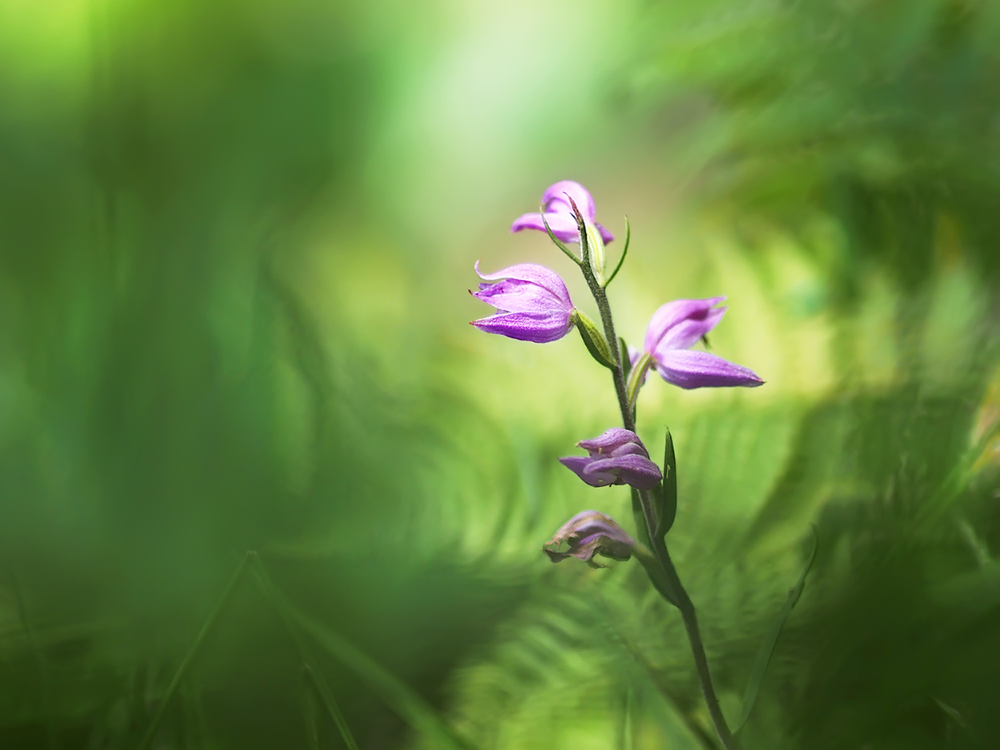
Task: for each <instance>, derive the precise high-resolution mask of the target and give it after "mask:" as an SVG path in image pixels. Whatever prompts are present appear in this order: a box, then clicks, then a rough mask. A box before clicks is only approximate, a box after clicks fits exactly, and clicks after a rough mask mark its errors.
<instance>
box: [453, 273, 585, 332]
mask: <svg viewBox="0 0 1000 750" xmlns="http://www.w3.org/2000/svg"><path fill="white" fill-rule="evenodd" d="M476 273H477V274H479V277H480V278H481V279H484V280H485V281H487V282H490V283H485V284H480V285H479V291H478V292H470V294H472V296H473V297H475V298H476V299H479V300H482V301H483V302H486V303H487V304H490V305H493V307H495V308H496V309H497V314H496V315H491V316H490V317H488V318H481V319H480V320H473V321H472V325H474V326H475V327H476V328H478V329H479V330H481V331H486V333H499V334H500V335H501V336H507V337H508V338H512V339H517V340H518V341H531V342H534V343H536V344H546V343H548V342H550V341H556V340H558V339H561V338H562V337H563V336H565V335H566V334H567V333H569V332H570V330H571V329H572V328H573V323H574V322H575V320H576V318H575V313H576V310H575V308H574V307H573V303H572V301H570V298H569V291H568V290H567V289H566V284H564V283H563V280H562V279H561V278H559V275H558V274H556V273H555V272H554V271H550V270H549V269H547V268H545V267H544V266H539V265H535V264H534V263H521V264H519V265H516V266H511V267H510V268H505V269H503V270H502V271H497V272H496V273H492V274H482V273H479V262H478V261H477V262H476Z"/></svg>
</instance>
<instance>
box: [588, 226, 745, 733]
mask: <svg viewBox="0 0 1000 750" xmlns="http://www.w3.org/2000/svg"><path fill="white" fill-rule="evenodd" d="M574 208H575V206H574ZM577 223H578V224H579V227H580V245H581V249H582V251H583V260H584V262H583V263H581V264H580V270H581V271H583V276H584V278H585V279H586V280H587V286H589V287H590V292H591V294H592V295H593V296H594V301H595V302H596V303H597V309H598V310H599V311H600V313H601V322H602V323H603V324H604V335H605V336H606V337H607V340H608V341H610V342H616V341H618V338H617V336H616V335H615V324H614V321H613V320H612V317H611V305H610V304H609V303H608V295H607V293H606V292H605V290H604V287H603V286H601V284H600V282H599V281H598V280H597V277H596V276H595V275H594V272H593V269H592V268H591V264H590V263H588V262H587V260H588V247H587V240H586V235H585V233H584V226H583V217H582V216H581V215H580V214H579V212H577ZM609 348H610V349H611V354H612V357H613V359H614V367H613V368H612V370H611V372H612V374H613V376H614V381H615V393H616V394H617V396H618V406H619V409H620V410H621V414H622V422H623V424H624V427H625V429H626V430H630V431H632V432H635V407H634V402H633V401H632V399H630V398H629V389H628V386H627V384H626V382H625V370H624V369H623V367H622V355H621V348H620V347H618V346H611V347H609ZM644 365H645V366H644V367H640V368H638V369H639V370H642V372H633V373H632V377H633V378H634V379H635V383H636V387H635V389H634V390H635V392H636V393H638V390H639V388H638V385H639V384H641V382H642V377H643V376H644V375H645V370H646V368H648V366H649V363H648V362H646V363H644ZM633 397H634V394H633ZM638 492H639V498H640V501H641V505H642V512H643V516H644V520H645V522H646V528H647V529H648V531H649V539H650V541H651V543H652V546H653V550H652V552H653V555H654V556H655V559H656V562H657V563H658V565H652V564H651V561H650V560H649V559H648V552H647V557H646V558H645V559H642V558H641V559H640V561H641V562H642V563H643V567H645V568H646V570H647V572H649V573H650V581H651V582H652V583H653V586H654V587H655V588H656V590H657V591H658V592H659V593H660V595H661V596H663V598H664V599H666V600H667V601H669V602H670V603H671V604H674V605H675V606H676V607H677V609H679V610H680V613H681V617H682V618H683V620H684V628H685V630H686V631H687V636H688V641H689V642H690V644H691V651H692V652H693V654H694V663H695V668H696V669H697V670H698V678H699V680H700V681H701V691H702V694H703V695H704V697H705V704H706V705H707V706H708V713H709V715H710V716H711V717H712V723H713V724H714V725H715V731H716V732H717V733H718V735H719V739H720V740H721V741H722V745H723V747H724V748H726V750H735V748H736V747H737V745H736V741H735V739H733V735H732V733H731V732H730V731H729V725H728V724H726V718H725V717H724V716H723V715H722V709H721V708H720V707H719V699H718V697H717V696H716V694H715V686H714V685H713V684H712V673H711V672H710V671H709V668H708V658H707V657H706V656H705V646H704V644H703V643H702V640H701V631H700V630H699V629H698V618H697V616H696V614H695V608H694V602H692V601H691V597H689V596H688V593H687V591H685V590H684V586H683V585H682V584H681V579H680V577H679V576H678V575H677V569H676V568H674V564H673V562H672V561H671V559H670V554H669V553H668V552H667V545H666V542H665V540H664V538H663V537H660V538H657V536H658V535H657V533H656V531H657V519H656V514H655V511H654V507H655V506H654V503H653V498H652V496H651V495H650V492H649V490H638ZM657 569H659V570H657ZM653 570H657V572H656V574H655V575H654V574H653V572H652V571H653Z"/></svg>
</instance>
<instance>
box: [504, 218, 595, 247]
mask: <svg viewBox="0 0 1000 750" xmlns="http://www.w3.org/2000/svg"><path fill="white" fill-rule="evenodd" d="M545 221H547V222H548V223H549V229H551V230H552V234H554V235H555V236H556V239H558V240H559V241H561V242H579V241H580V230H579V228H578V227H577V225H576V219H575V218H573V216H572V215H571V214H567V213H546V214H545ZM522 229H537V230H538V231H539V232H544V231H545V224H544V223H543V222H542V215H541V214H524V215H523V216H521V217H519V218H517V219H515V220H514V223H513V224H511V225H510V231H512V232H520V231H521V230H522ZM605 231H606V230H605Z"/></svg>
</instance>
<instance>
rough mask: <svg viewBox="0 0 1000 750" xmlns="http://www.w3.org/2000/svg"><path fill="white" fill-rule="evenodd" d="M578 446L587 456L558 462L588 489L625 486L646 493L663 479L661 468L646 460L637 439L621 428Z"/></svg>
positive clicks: (614, 428)
mask: <svg viewBox="0 0 1000 750" xmlns="http://www.w3.org/2000/svg"><path fill="white" fill-rule="evenodd" d="M577 445H578V446H579V447H581V448H583V449H584V450H586V451H587V452H588V453H589V454H590V455H589V456H566V457H564V458H560V459H559V462H560V463H561V464H562V465H563V466H565V467H566V468H568V469H570V470H571V471H573V472H574V473H575V474H576V475H577V476H578V477H580V479H582V480H583V481H584V482H586V483H587V484H589V485H590V486H591V487H606V486H608V485H611V484H627V485H630V486H632V487H635V488H636V489H637V490H649V489H652V488H653V487H655V486H656V485H657V483H658V482H659V481H660V479H661V478H662V475H661V474H660V468H659V467H658V466H657V465H656V464H655V463H653V462H652V461H651V460H650V459H649V453H648V452H647V451H646V447H645V446H644V445H643V444H642V441H641V440H639V436H638V435H636V434H635V433H634V432H631V431H630V430H626V429H623V428H621V427H612V428H611V429H610V430H608V431H607V432H605V433H604V434H603V435H600V436H599V437H596V438H593V439H591V440H581V441H580V442H579V443H577Z"/></svg>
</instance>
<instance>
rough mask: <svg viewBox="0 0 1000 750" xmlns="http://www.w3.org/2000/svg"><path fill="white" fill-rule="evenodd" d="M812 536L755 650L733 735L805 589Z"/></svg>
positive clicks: (816, 538)
mask: <svg viewBox="0 0 1000 750" xmlns="http://www.w3.org/2000/svg"><path fill="white" fill-rule="evenodd" d="M812 534H813V548H812V552H811V553H810V555H809V561H808V562H807V563H806V567H805V570H803V571H802V575H801V576H800V577H799V582H798V583H797V584H795V587H794V588H793V589H791V590H790V591H789V592H788V599H787V600H785V606H784V607H782V608H781V611H780V612H779V613H778V616H777V617H776V618H774V622H772V623H771V627H770V628H768V631H767V634H766V635H765V636H764V641H763V643H761V644H760V648H759V649H758V650H757V659H756V660H755V661H754V665H753V670H752V671H751V672H750V680H749V682H747V689H746V692H745V693H744V694H743V708H742V709H741V710H740V718H739V719H737V721H736V724H735V725H734V726H733V734H734V735H735V734H736V733H737V732H739V731H740V729H742V728H743V726H744V724H746V721H747V719H748V718H749V717H750V712H751V711H752V710H753V704H754V703H755V702H756V701H757V693H758V692H760V685H761V683H762V682H763V681H764V675H765V674H766V673H767V665H768V664H769V663H770V662H771V654H772V653H774V646H775V644H777V642H778V636H779V635H781V628H782V627H783V626H784V624H785V620H786V618H787V617H788V614H789V613H790V612H791V611H792V607H794V606H795V603H796V602H797V601H798V600H799V596H801V595H802V589H803V588H805V585H806V575H807V574H808V573H809V569H810V568H811V567H812V564H813V560H815V559H816V550H817V549H819V535H818V534H817V533H816V527H815V526H813V527H812Z"/></svg>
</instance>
